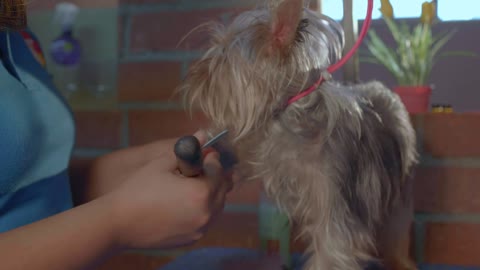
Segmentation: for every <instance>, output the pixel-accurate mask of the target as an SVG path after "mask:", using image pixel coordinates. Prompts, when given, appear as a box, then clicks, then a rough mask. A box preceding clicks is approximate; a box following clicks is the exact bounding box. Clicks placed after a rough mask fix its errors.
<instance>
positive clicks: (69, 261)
mask: <svg viewBox="0 0 480 270" xmlns="http://www.w3.org/2000/svg"><path fill="white" fill-rule="evenodd" d="M110 207H111V203H110V202H109V201H108V199H107V198H105V199H99V200H97V201H93V202H91V203H89V204H85V205H82V206H79V207H77V208H74V209H72V210H69V211H67V212H64V213H62V214H59V215H56V216H53V217H51V218H48V219H44V220H41V221H39V222H36V223H33V224H30V225H27V226H24V227H20V228H18V229H15V230H12V231H9V232H6V233H3V234H0V261H1V266H2V267H1V268H2V269H10V270H17V269H18V270H21V269H38V270H43V269H45V270H47V269H51V270H56V269H58V270H65V269H72V270H74V269H87V267H89V266H92V265H93V264H95V262H98V261H99V260H101V259H102V258H103V257H106V256H108V255H109V253H111V252H114V251H115V249H116V243H115V240H114V239H115V238H114V223H112V220H113V219H112V211H111V209H110Z"/></svg>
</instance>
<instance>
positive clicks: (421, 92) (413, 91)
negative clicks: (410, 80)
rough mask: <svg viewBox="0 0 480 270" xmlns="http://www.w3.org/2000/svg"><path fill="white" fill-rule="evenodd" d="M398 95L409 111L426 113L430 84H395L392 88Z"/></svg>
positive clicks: (428, 104)
mask: <svg viewBox="0 0 480 270" xmlns="http://www.w3.org/2000/svg"><path fill="white" fill-rule="evenodd" d="M393 91H394V92H395V93H397V94H398V95H399V96H400V99H401V100H402V102H403V104H405V107H406V109H407V111H408V112H409V113H412V114H415V113H426V112H428V111H429V107H430V96H431V94H432V88H431V87H430V86H397V87H395V88H394V89H393Z"/></svg>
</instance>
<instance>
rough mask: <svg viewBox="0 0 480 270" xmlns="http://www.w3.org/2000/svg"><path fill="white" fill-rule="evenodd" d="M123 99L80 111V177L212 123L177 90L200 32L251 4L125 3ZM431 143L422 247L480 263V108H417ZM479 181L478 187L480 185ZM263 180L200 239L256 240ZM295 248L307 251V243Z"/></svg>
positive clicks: (75, 168)
mask: <svg viewBox="0 0 480 270" xmlns="http://www.w3.org/2000/svg"><path fill="white" fill-rule="evenodd" d="M119 5H120V7H119V10H120V12H119V31H120V35H119V37H120V38H119V44H120V46H119V48H120V49H119V56H120V63H119V79H118V102H119V105H118V108H117V109H115V110H93V111H92V110H89V111H76V112H75V114H76V120H77V127H78V137H77V149H76V151H75V155H74V159H73V161H72V175H73V179H74V181H76V183H80V182H81V179H82V173H81V172H82V171H83V170H84V168H85V167H86V166H88V164H89V163H88V161H89V160H90V159H91V158H93V157H95V156H97V155H99V154H103V153H107V152H110V151H112V150H115V149H118V148H121V147H127V146H131V145H138V144H143V143H147V142H151V141H154V140H158V139H163V138H167V137H172V136H180V135H183V134H187V133H191V132H193V131H195V130H196V129H197V128H199V127H201V126H202V124H203V123H205V119H203V118H202V117H200V116H195V118H194V119H189V118H188V117H187V115H186V114H185V113H184V112H183V110H182V108H181V107H180V106H179V104H178V102H176V100H175V99H174V98H171V94H172V92H173V90H174V88H175V87H176V86H177V85H178V84H179V83H180V80H181V78H182V77H183V76H184V75H185V73H186V70H187V67H188V65H189V64H190V63H191V62H192V61H195V60H196V59H197V58H198V56H199V55H200V53H201V51H202V46H203V44H205V41H206V40H205V38H204V37H203V36H202V35H201V34H193V35H192V36H191V37H190V38H189V39H188V40H187V41H186V42H185V43H182V44H181V45H177V44H178V42H179V40H180V39H181V38H182V37H183V36H185V34H187V32H188V31H190V30H191V29H192V28H193V27H195V26H197V25H198V24H200V23H203V22H206V21H208V20H212V19H213V20H219V21H227V20H229V19H230V18H232V16H234V15H235V14H236V13H238V12H239V11H241V10H244V9H245V8H249V7H250V6H251V5H250V4H249V2H248V1H244V0H242V1H233V0H229V1H227V0H202V1H198V0H121V1H120V3H119ZM412 119H413V122H414V124H415V127H416V129H417V131H418V138H419V142H420V143H421V144H420V146H421V151H422V164H421V166H420V167H419V170H418V172H417V181H416V189H415V192H416V196H415V197H416V212H417V214H416V221H415V224H414V225H415V226H414V229H415V230H414V245H413V246H414V249H413V251H412V252H413V253H414V254H415V257H416V259H417V261H418V262H419V264H422V265H425V266H426V267H427V266H431V265H447V266H472V267H480V256H478V255H477V253H478V250H480V184H479V183H480V182H479V181H480V143H479V142H480V140H479V139H478V138H480V115H478V114H451V115H450V114H449V115H443V114H441V115H436V114H427V115H422V116H414V117H412ZM477 187H478V188H477ZM258 194H259V185H258V183H256V184H246V185H244V186H241V187H239V188H238V189H237V190H235V191H234V192H233V193H232V194H231V195H230V196H229V198H228V204H227V206H226V213H225V215H224V216H223V217H222V218H221V219H220V220H219V221H218V222H217V223H216V224H215V225H214V226H213V228H212V229H211V230H210V233H209V234H208V235H207V236H206V237H205V239H203V240H201V241H200V242H199V243H198V244H196V245H195V246H193V247H191V248H189V249H194V248H198V247H202V246H227V247H247V248H256V247H257V246H258V237H257V229H258V228H257V217H256V215H255V211H256V206H257V203H258ZM292 250H294V251H302V250H303V247H302V244H301V243H298V242H295V243H293V244H292ZM183 251H185V250H180V251H172V252H152V253H150V254H148V255H145V254H127V255H124V256H118V257H115V258H113V259H112V260H110V261H108V262H107V263H106V264H105V265H103V266H102V269H155V268H156V267H158V266H161V265H163V264H164V263H165V262H168V261H169V260H171V259H172V258H173V257H175V256H176V255H177V254H181V252H183Z"/></svg>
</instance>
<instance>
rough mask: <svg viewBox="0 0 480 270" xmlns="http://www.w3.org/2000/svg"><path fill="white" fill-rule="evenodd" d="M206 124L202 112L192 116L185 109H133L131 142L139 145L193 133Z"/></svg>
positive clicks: (130, 131)
mask: <svg viewBox="0 0 480 270" xmlns="http://www.w3.org/2000/svg"><path fill="white" fill-rule="evenodd" d="M206 124H207V121H206V119H205V117H203V115H202V114H196V115H193V117H190V116H189V114H188V113H187V112H185V111H131V112H130V113H129V134H130V144H131V145H139V144H145V143H150V142H153V141H156V140H159V139H167V138H176V137H179V136H184V135H189V134H193V133H194V132H195V131H197V130H198V129H200V128H205V127H206Z"/></svg>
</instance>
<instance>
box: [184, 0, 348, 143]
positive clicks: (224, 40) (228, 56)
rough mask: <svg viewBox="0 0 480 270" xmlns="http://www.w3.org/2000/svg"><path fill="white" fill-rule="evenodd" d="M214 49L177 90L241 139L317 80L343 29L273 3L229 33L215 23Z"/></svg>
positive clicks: (294, 4) (292, 0) (336, 51)
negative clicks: (290, 98)
mask: <svg viewBox="0 0 480 270" xmlns="http://www.w3.org/2000/svg"><path fill="white" fill-rule="evenodd" d="M211 42H212V43H211V46H210V47H209V49H208V50H207V52H206V53H205V55H204V56H203V57H202V59H200V60H199V61H198V62H196V63H195V64H193V65H192V66H191V68H190V70H189V73H188V75H187V77H186V79H185V81H184V83H183V85H182V87H181V88H180V90H181V92H182V93H183V94H184V97H185V101H186V103H187V104H188V105H189V106H190V107H192V106H193V107H199V108H200V109H201V110H202V111H203V112H204V113H205V114H206V116H207V117H209V119H211V120H212V122H213V124H214V126H216V127H217V128H218V129H225V128H228V129H229V130H230V132H231V133H230V134H232V135H233V137H234V138H235V139H239V138H242V137H244V136H246V135H248V134H249V133H250V132H252V131H255V130H257V129H258V128H260V127H262V126H263V125H264V124H265V122H266V121H268V120H269V119H271V118H272V117H273V115H274V113H275V112H276V110H278V109H279V108H281V107H282V105H283V104H284V103H285V102H286V100H287V99H288V98H289V97H291V96H292V95H295V94H296V93H298V92H300V91H301V90H303V89H305V88H306V87H308V86H309V84H312V83H313V82H314V81H316V80H317V79H318V76H320V74H321V72H322V71H323V70H325V69H326V68H327V66H329V65H330V64H331V62H332V61H335V60H336V59H337V58H338V57H339V56H340V55H341V52H342V49H343V43H344V40H343V31H342V29H341V27H340V25H338V24H337V23H336V22H335V21H333V20H331V19H329V18H327V17H324V16H322V15H320V14H317V13H316V12H314V11H312V10H309V9H308V8H306V7H305V3H304V1H303V0H282V1H278V0H276V1H274V0H270V1H269V2H267V3H266V5H264V6H262V7H260V8H257V9H254V10H251V11H247V12H244V13H242V14H240V15H239V16H238V17H237V18H236V19H235V20H234V21H233V22H232V23H231V24H230V25H229V26H222V25H218V24H213V25H212V41H211Z"/></svg>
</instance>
